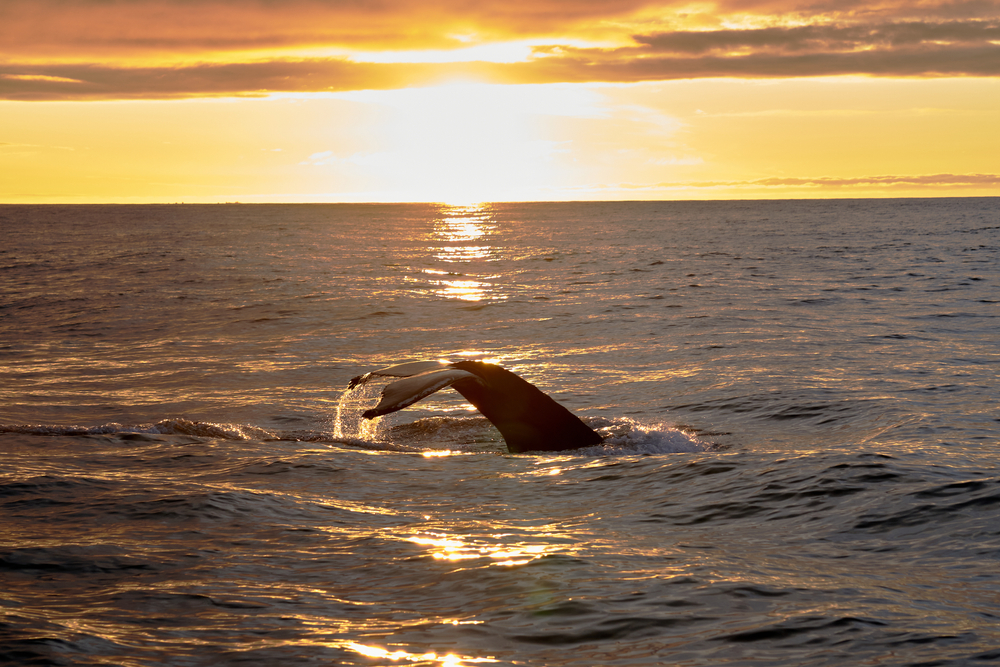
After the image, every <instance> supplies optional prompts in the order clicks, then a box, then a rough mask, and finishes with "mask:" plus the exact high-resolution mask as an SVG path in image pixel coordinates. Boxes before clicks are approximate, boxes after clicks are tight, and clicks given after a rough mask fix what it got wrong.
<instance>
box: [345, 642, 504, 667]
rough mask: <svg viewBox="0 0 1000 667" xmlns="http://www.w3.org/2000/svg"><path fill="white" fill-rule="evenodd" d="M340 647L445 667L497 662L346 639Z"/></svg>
mask: <svg viewBox="0 0 1000 667" xmlns="http://www.w3.org/2000/svg"><path fill="white" fill-rule="evenodd" d="M339 646H340V647H341V648H345V649H348V650H351V651H355V652H357V653H360V654H361V655H363V656H366V657H369V658H380V659H383V660H392V661H393V662H396V663H398V662H400V661H403V660H406V661H410V662H413V663H414V664H427V663H428V662H434V663H439V664H441V665H442V666H445V667H461V665H464V664H466V663H474V662H499V660H496V659H494V658H474V657H470V656H458V655H454V654H452V653H449V654H447V655H438V654H436V653H433V652H430V653H410V652H408V651H402V650H396V651H388V650H386V649H384V648H379V647H378V646H368V645H367V644H359V643H358V642H353V641H348V642H343V643H339Z"/></svg>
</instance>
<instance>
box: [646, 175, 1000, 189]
mask: <svg viewBox="0 0 1000 667" xmlns="http://www.w3.org/2000/svg"><path fill="white" fill-rule="evenodd" d="M998 185H1000V174H924V175H917V176H898V175H890V176H859V177H853V178H840V177H835V176H819V177H815V178H760V179H755V180H751V181H700V182H687V183H661V184H660V187H678V186H683V187H695V188H720V187H725V188H732V187H747V188H760V187H809V188H857V187H859V186H861V187H866V186H867V187H912V186H926V187H995V186H998Z"/></svg>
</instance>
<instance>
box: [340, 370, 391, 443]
mask: <svg viewBox="0 0 1000 667" xmlns="http://www.w3.org/2000/svg"><path fill="white" fill-rule="evenodd" d="M381 390H382V388H381V387H379V386H378V385H376V384H373V383H367V384H362V385H358V386H357V387H354V388H353V389H347V390H345V391H344V393H343V394H341V395H340V400H338V401H337V410H336V416H335V417H334V422H333V437H334V438H336V439H337V440H349V439H357V440H367V441H373V440H378V439H379V434H380V432H381V430H382V429H381V422H382V420H381V419H364V418H362V417H361V413H362V412H364V411H365V410H366V409H368V408H370V407H372V406H373V405H374V404H375V403H376V399H377V398H378V396H379V394H380V393H381Z"/></svg>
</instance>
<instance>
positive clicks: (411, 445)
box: [0, 416, 714, 456]
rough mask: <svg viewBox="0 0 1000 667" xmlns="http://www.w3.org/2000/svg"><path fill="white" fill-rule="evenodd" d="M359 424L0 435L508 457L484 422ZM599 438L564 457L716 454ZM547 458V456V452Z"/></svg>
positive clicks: (629, 433)
mask: <svg viewBox="0 0 1000 667" xmlns="http://www.w3.org/2000/svg"><path fill="white" fill-rule="evenodd" d="M378 421H379V422H380V423H378V424H373V423H372V422H367V421H366V422H362V423H359V424H351V426H353V427H354V428H353V429H352V428H348V427H347V424H345V423H344V420H342V419H337V420H335V423H334V424H333V428H332V430H330V431H322V430H296V431H276V430H268V429H264V428H261V427H259V426H254V425H252V424H233V423H218V422H207V421H195V420H190V419H184V418H180V417H172V418H168V419H161V420H160V421H157V422H155V423H146V424H120V423H117V422H110V423H107V424H101V425H99V426H76V425H70V426H64V425H50V424H20V425H0V433H14V434H23V435H39V436H97V435H106V436H116V437H118V438H119V439H122V440H155V439H157V437H158V436H189V437H197V438H206V439H217V440H244V441H269V440H291V441H304V442H320V443H330V444H340V445H347V446H350V447H354V448H359V449H367V450H372V451H385V452H401V453H413V452H441V451H445V450H447V451H455V452H467V453H480V452H481V453H497V451H498V450H499V451H500V452H506V447H505V446H504V443H503V439H502V438H501V436H500V434H499V432H497V430H496V428H494V427H493V425H492V424H490V423H489V421H487V420H486V419H485V418H483V417H478V416H476V417H447V416H434V417H425V418H423V419H418V420H416V421H412V422H406V423H401V424H395V425H393V424H391V423H388V421H387V420H378ZM584 421H585V422H586V423H587V424H588V425H589V426H590V427H591V428H593V429H594V430H595V431H597V432H598V433H600V434H601V436H602V437H603V438H604V442H602V443H601V444H600V445H595V446H593V447H584V448H581V449H577V450H571V451H568V452H566V454H569V455H578V456H614V455H630V454H673V453H682V452H703V451H707V450H710V449H713V448H714V445H712V444H711V443H708V442H705V441H702V440H700V439H699V438H697V437H696V436H695V435H693V434H691V433H689V432H687V431H684V430H681V429H679V428H676V427H674V426H670V425H668V424H663V423H653V424H644V423H642V422H639V421H636V420H633V419H629V418H626V417H619V418H614V419H606V418H601V417H596V418H595V417H592V418H588V419H585V420H584ZM548 453H549V454H551V452H548Z"/></svg>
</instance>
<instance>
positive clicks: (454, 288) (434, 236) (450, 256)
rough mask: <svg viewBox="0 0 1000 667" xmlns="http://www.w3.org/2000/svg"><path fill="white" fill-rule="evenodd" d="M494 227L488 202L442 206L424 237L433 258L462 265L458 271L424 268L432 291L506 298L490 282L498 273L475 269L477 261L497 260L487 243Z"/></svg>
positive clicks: (471, 298)
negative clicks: (429, 279) (476, 270)
mask: <svg viewBox="0 0 1000 667" xmlns="http://www.w3.org/2000/svg"><path fill="white" fill-rule="evenodd" d="M494 231H495V228H494V225H493V223H492V220H491V211H490V208H489V206H488V205H487V204H475V205H471V206H445V207H443V208H442V209H441V217H440V218H438V219H437V220H436V221H435V223H434V229H433V232H432V233H431V234H430V235H429V237H428V239H427V247H428V250H429V251H430V252H431V254H432V256H433V258H434V259H435V260H437V261H439V262H445V263H446V264H448V265H456V264H458V265H464V266H462V267H461V270H457V268H458V267H456V268H451V267H449V268H448V270H442V269H424V270H423V273H425V274H427V275H429V276H432V278H431V284H432V285H434V290H433V291H434V293H435V294H437V295H438V296H442V297H445V298H449V299H460V300H462V301H497V300H502V299H506V298H507V297H506V295H504V294H502V293H501V292H500V291H499V290H498V289H497V286H496V285H495V284H494V283H493V282H492V281H493V280H496V279H497V278H498V276H496V275H491V274H481V273H478V272H475V271H474V270H473V269H474V265H475V264H476V263H478V262H491V261H494V260H495V259H496V256H497V248H496V247H495V246H493V245H492V244H490V243H489V239H490V236H491V235H492V234H493V233H494Z"/></svg>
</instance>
